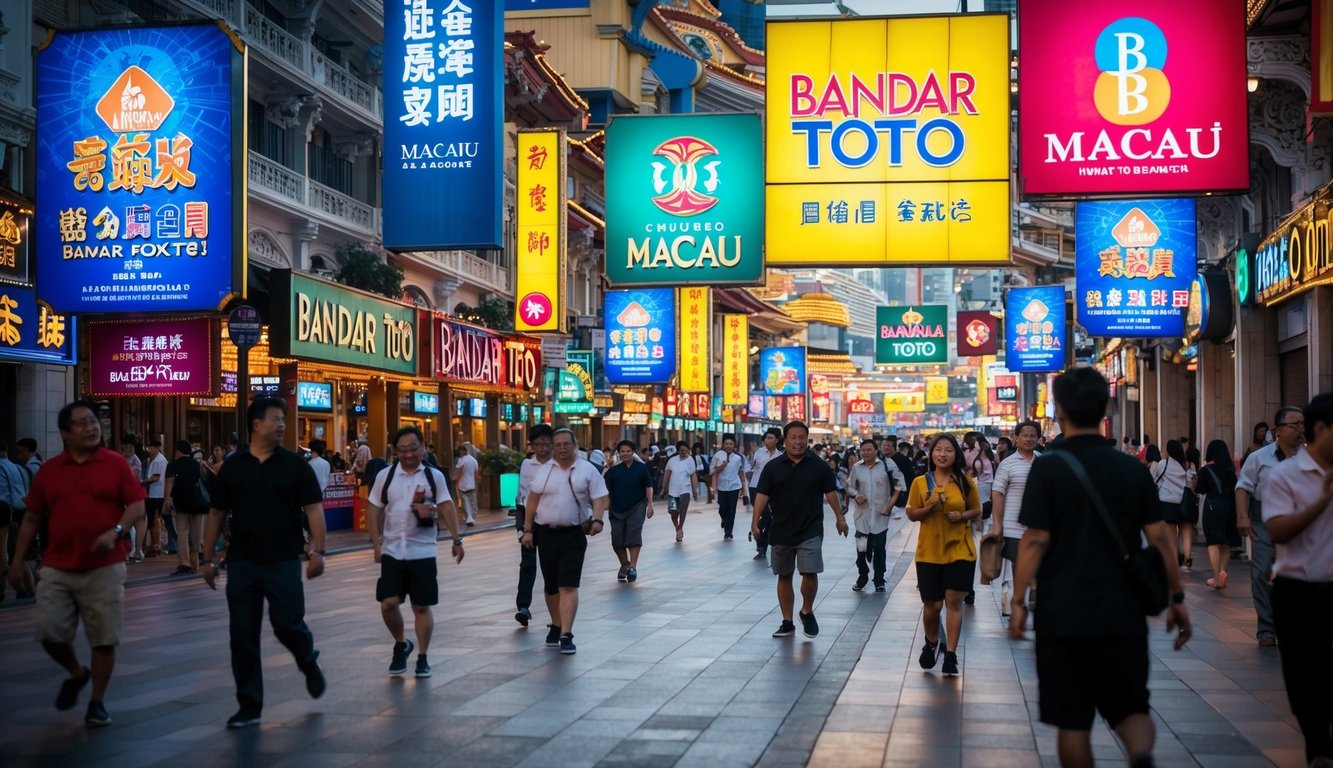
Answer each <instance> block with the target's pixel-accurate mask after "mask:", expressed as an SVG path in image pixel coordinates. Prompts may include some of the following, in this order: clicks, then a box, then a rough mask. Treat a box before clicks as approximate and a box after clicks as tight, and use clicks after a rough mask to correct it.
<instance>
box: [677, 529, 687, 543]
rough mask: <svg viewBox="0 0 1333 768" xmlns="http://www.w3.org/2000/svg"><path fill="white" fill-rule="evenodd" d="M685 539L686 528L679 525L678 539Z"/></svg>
mask: <svg viewBox="0 0 1333 768" xmlns="http://www.w3.org/2000/svg"><path fill="white" fill-rule="evenodd" d="M684 540H685V529H683V528H680V527H677V528H676V541H684Z"/></svg>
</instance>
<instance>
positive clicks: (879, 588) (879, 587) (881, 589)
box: [875, 582, 888, 592]
mask: <svg viewBox="0 0 1333 768" xmlns="http://www.w3.org/2000/svg"><path fill="white" fill-rule="evenodd" d="M875 591H876V592H887V591H888V589H887V588H886V587H885V586H884V583H883V582H880V583H879V584H876V585H875Z"/></svg>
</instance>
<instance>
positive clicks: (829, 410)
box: [810, 373, 833, 424]
mask: <svg viewBox="0 0 1333 768" xmlns="http://www.w3.org/2000/svg"><path fill="white" fill-rule="evenodd" d="M829 392H830V390H829V380H828V377H827V376H825V375H824V374H822V373H812V374H810V419H811V420H812V421H817V422H819V423H821V424H828V423H829V422H830V421H832V420H833V400H832V397H831V396H830V394H829Z"/></svg>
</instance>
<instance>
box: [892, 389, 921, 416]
mask: <svg viewBox="0 0 1333 768" xmlns="http://www.w3.org/2000/svg"><path fill="white" fill-rule="evenodd" d="M925 411H926V385H925V384H903V385H899V386H898V387H896V388H894V389H891V390H889V391H888V392H885V393H884V413H886V414H888V413H925Z"/></svg>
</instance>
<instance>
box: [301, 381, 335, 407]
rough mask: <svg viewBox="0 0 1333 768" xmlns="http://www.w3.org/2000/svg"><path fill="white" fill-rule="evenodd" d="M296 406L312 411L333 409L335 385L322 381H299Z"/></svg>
mask: <svg viewBox="0 0 1333 768" xmlns="http://www.w3.org/2000/svg"><path fill="white" fill-rule="evenodd" d="M296 407H297V408H303V409H305V410H310V411H332V410H333V385H332V384H326V383H324V382H321V381H298V382H297V383H296Z"/></svg>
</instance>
